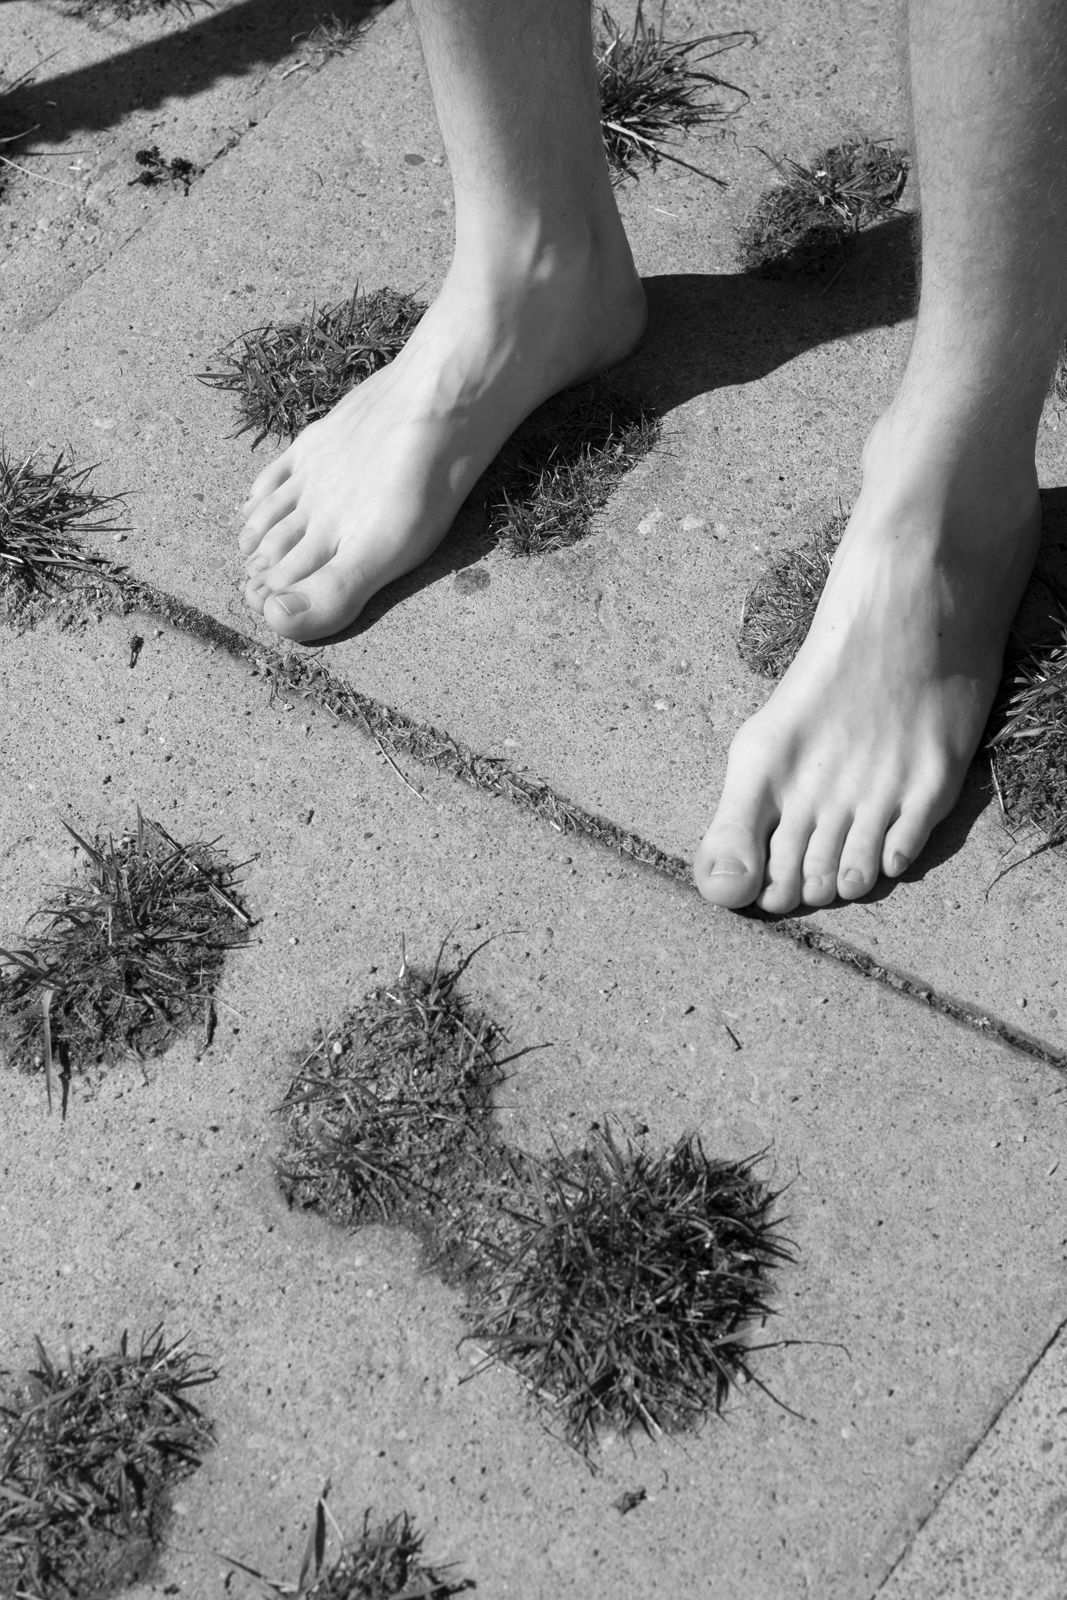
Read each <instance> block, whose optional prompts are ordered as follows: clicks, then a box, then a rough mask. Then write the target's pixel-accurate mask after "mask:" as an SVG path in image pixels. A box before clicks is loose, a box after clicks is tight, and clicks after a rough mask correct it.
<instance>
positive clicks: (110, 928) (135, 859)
mask: <svg viewBox="0 0 1067 1600" xmlns="http://www.w3.org/2000/svg"><path fill="white" fill-rule="evenodd" d="M64 826H65V827H66V828H67V832H68V833H69V834H70V835H71V837H72V838H73V839H74V841H75V843H76V845H77V846H78V849H79V850H80V851H81V854H82V857H83V863H82V870H81V873H80V876H79V877H78V878H76V879H75V881H74V882H73V883H72V884H70V885H68V886H66V887H62V888H59V889H58V890H57V891H56V892H55V893H54V895H53V896H52V898H51V899H49V900H47V901H46V902H45V904H44V905H43V906H42V907H41V909H40V910H39V911H37V912H36V913H35V914H34V916H33V917H32V918H31V919H30V920H31V923H33V922H39V923H41V924H43V926H42V927H41V929H40V931H39V932H34V933H32V934H31V935H29V936H28V937H27V938H26V941H25V943H24V944H23V945H22V946H21V947H20V948H18V949H13V950H0V1043H3V1044H4V1045H5V1046H6V1048H7V1051H8V1054H9V1057H10V1060H11V1062H12V1064H13V1065H16V1066H19V1067H22V1068H24V1069H26V1070H30V1071H39V1070H43V1071H44V1072H45V1075H46V1082H47V1087H48V1091H49V1100H51V1090H52V1063H53V1060H54V1059H58V1061H59V1063H60V1065H61V1068H62V1071H63V1075H64V1078H66V1077H67V1076H68V1075H69V1074H70V1073H71V1072H72V1071H78V1070H85V1069H86V1068H87V1067H89V1066H90V1065H91V1064H93V1063H99V1062H106V1061H110V1060H114V1059H115V1058H117V1057H118V1056H119V1055H120V1054H123V1053H125V1052H132V1053H133V1054H134V1055H136V1056H138V1057H144V1056H146V1055H155V1054H159V1053H161V1052H162V1051H163V1050H165V1049H166V1048H167V1046H168V1045H169V1044H170V1043H171V1042H172V1040H173V1039H174V1038H175V1036H176V1035H177V1034H178V1033H179V1032H181V1031H182V1030H183V1029H184V1028H186V1027H188V1026H189V1025H191V1024H192V1023H193V1022H194V1021H197V1020H202V1019H203V1018H204V1017H205V1015H208V1016H209V1017H210V1012H211V996H212V994H213V992H214V990H215V987H216V985H217V983H218V980H219V977H220V976H221V973H222V966H223V961H224V959H225V956H226V952H227V951H228V950H230V949H233V948H234V947H235V946H237V945H241V944H244V943H246V942H247V929H248V928H249V927H250V926H251V918H250V917H249V915H248V913H247V912H246V911H245V909H244V907H243V906H242V905H241V903H240V901H239V900H238V898H237V896H236V892H235V878H236V874H237V873H238V871H239V870H240V869H239V867H234V866H231V865H230V864H229V863H228V862H227V861H226V858H225V857H224V855H223V854H222V852H221V851H219V850H218V849H217V848H216V846H215V845H214V844H203V843H197V844H191V845H181V844H179V843H178V842H177V840H176V839H173V838H172V837H171V835H170V834H169V833H168V832H167V831H166V829H165V828H164V827H162V825H161V824H160V823H158V822H153V821H151V820H150V819H149V818H147V817H143V816H141V814H140V812H138V815H137V826H136V828H134V829H133V830H132V831H131V832H128V833H125V834H123V835H122V836H121V837H120V838H119V839H117V840H116V839H114V838H112V837H110V836H108V837H106V838H104V837H97V838H96V839H94V840H93V841H92V842H90V841H89V840H87V839H84V838H83V837H82V836H81V835H80V834H77V833H75V832H74V829H73V828H71V827H70V826H69V825H68V824H64ZM65 1087H66V1085H65V1084H64V1088H65Z"/></svg>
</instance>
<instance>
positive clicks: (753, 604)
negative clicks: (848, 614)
mask: <svg viewBox="0 0 1067 1600" xmlns="http://www.w3.org/2000/svg"><path fill="white" fill-rule="evenodd" d="M847 524H848V518H847V517H846V516H845V515H844V514H843V513H841V514H839V515H838V516H835V517H831V518H830V520H829V521H828V522H826V523H824V524H823V526H822V527H821V528H817V529H816V530H815V532H814V533H812V534H811V535H810V536H809V537H808V538H807V539H806V540H805V541H804V543H803V544H801V545H797V546H796V548H795V549H792V550H784V551H783V552H782V553H781V555H778V556H776V557H775V558H774V560H773V561H772V562H771V563H770V565H769V566H768V568H767V570H766V571H765V572H764V573H763V574H762V575H761V576H760V577H759V578H757V580H756V582H755V583H754V584H753V585H752V588H751V589H750V590H749V591H748V593H747V595H746V596H745V603H744V606H743V608H742V612H741V631H740V637H739V639H738V649H739V651H740V653H741V659H742V661H744V663H745V665H746V666H748V667H750V668H751V669H752V671H753V672H758V673H759V675H760V677H762V678H780V677H781V676H782V674H783V673H784V672H785V669H786V668H787V667H788V666H789V663H790V662H791V661H792V659H793V657H794V656H795V655H796V653H797V651H798V650H799V649H800V647H801V645H802V644H803V643H804V639H805V637H806V635H807V632H808V629H809V628H810V627H811V619H812V618H813V617H814V615H815V608H816V606H817V605H818V603H819V596H820V595H821V594H822V591H823V586H824V585H825V583H826V579H827V576H828V574H829V571H830V563H831V562H832V561H833V558H834V552H835V550H836V549H837V547H838V544H839V543H840V542H841V535H842V534H843V533H844V531H845V528H846V526H847Z"/></svg>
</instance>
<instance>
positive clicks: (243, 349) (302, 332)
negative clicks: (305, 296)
mask: <svg viewBox="0 0 1067 1600" xmlns="http://www.w3.org/2000/svg"><path fill="white" fill-rule="evenodd" d="M425 310H426V307H425V306H424V305H423V304H422V303H421V301H419V300H416V299H415V298H414V296H413V295H409V294H398V293H397V292H396V290H395V289H375V290H374V291H373V293H371V294H365V293H364V292H363V291H362V290H361V289H359V288H357V289H356V290H355V291H354V293H353V295H352V297H351V299H349V300H342V301H340V302H339V303H338V304H336V305H327V306H319V307H317V308H313V309H312V310H311V311H310V312H309V314H308V315H307V316H306V317H303V318H302V319H301V320H300V321H299V322H277V323H275V322H268V323H265V324H264V325H263V327H260V328H253V329H251V331H250V332H248V333H243V334H241V335H240V337H239V338H237V339H234V340H233V342H232V343H231V344H229V345H227V346H226V347H225V349H223V350H220V351H219V352H218V353H217V355H216V356H215V358H214V359H215V362H216V363H218V364H217V365H216V366H215V367H214V368H213V369H209V370H208V371H206V372H200V373H197V377H198V378H199V379H200V382H201V383H205V384H207V385H208V387H209V388H212V389H224V390H226V391H228V392H229V393H231V394H234V395H236V396H237V406H238V413H239V415H240V419H241V425H240V427H239V428H238V429H237V432H238V434H241V433H247V432H249V431H250V430H253V429H254V430H255V435H256V437H255V439H254V441H253V446H252V448H253V449H255V447H256V445H258V444H261V443H262V442H263V440H264V439H266V438H267V437H268V435H273V436H274V437H275V438H276V439H279V440H284V441H285V442H287V443H288V442H289V441H290V440H292V439H295V438H296V436H297V434H298V433H300V432H302V431H303V429H304V428H306V427H307V425H308V423H309V422H316V421H317V420H318V418H319V417H324V416H325V415H326V413H327V411H330V410H332V408H333V407H334V406H335V405H336V404H337V402H338V400H340V399H341V398H342V397H343V396H344V395H346V394H347V393H348V391H349V390H350V389H352V388H354V387H355V385H356V384H357V383H362V382H363V380H364V378H369V377H370V376H371V374H372V373H375V372H377V371H378V370H379V369H380V368H381V367H384V366H386V365H387V364H388V363H389V362H390V361H392V360H393V358H394V356H397V355H399V353H400V351H401V350H402V349H403V347H404V345H405V344H406V343H407V341H408V339H409V337H410V336H411V333H412V331H413V330H414V328H415V326H416V324H417V323H418V321H419V319H420V318H421V316H422V314H423V312H424V311H425Z"/></svg>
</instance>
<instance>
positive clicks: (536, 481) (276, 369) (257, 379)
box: [198, 288, 660, 555]
mask: <svg viewBox="0 0 1067 1600" xmlns="http://www.w3.org/2000/svg"><path fill="white" fill-rule="evenodd" d="M424 310H425V307H424V306H423V305H422V304H421V303H420V302H419V301H417V300H415V299H414V298H413V297H412V296H410V295H405V294H399V293H397V291H396V290H393V289H388V288H385V289H377V290H375V291H374V292H373V293H371V294H365V293H363V292H362V291H360V290H359V289H357V290H356V291H355V293H354V294H353V295H352V297H351V299H349V300H345V301H342V302H341V303H340V304H337V305H331V306H323V307H321V308H319V309H317V310H312V311H311V312H310V313H309V314H308V316H306V317H304V318H303V319H302V320H301V321H299V322H287V323H267V324H265V325H264V326H263V327H261V328H255V329H253V330H252V331H251V332H249V333H245V334H242V335H241V336H240V338H238V339H235V340H234V341H233V343H232V344H230V345H228V346H227V347H226V348H225V349H224V350H221V351H219V352H218V354H217V355H216V356H215V358H214V361H215V364H214V366H213V367H212V368H211V369H209V370H208V371H206V372H201V373H199V374H198V377H199V379H200V381H201V382H202V383H205V384H207V385H208V386H209V387H211V388H214V389H222V390H225V391H227V392H228V393H231V394H234V395H236V396H237V405H238V411H239V416H240V426H239V428H238V430H237V431H238V433H245V432H249V431H251V430H253V429H254V430H255V433H256V437H255V441H254V444H253V448H255V445H258V444H260V443H261V442H262V441H263V440H264V439H265V438H266V437H267V435H268V434H273V435H274V436H275V437H276V438H278V439H279V440H285V441H289V440H291V439H293V438H295V437H296V435H297V434H298V433H299V432H300V431H301V430H302V429H303V428H305V427H306V426H307V424H308V423H309V422H314V421H316V420H317V419H318V418H319V417H322V416H324V415H325V414H326V412H327V411H329V410H330V409H331V408H332V407H333V406H335V405H336V404H337V402H338V400H340V399H341V398H342V396H344V395H345V394H347V393H348V391H349V390H350V389H352V388H353V387H354V386H355V385H356V384H358V383H362V382H363V380H364V379H365V378H369V377H370V376H371V375H372V374H373V373H375V372H377V371H379V370H380V368H382V367H384V366H386V365H387V364H388V363H389V362H390V361H392V360H393V359H394V357H395V356H397V355H398V354H399V352H400V350H401V349H402V348H403V346H404V345H405V343H406V342H407V340H408V338H409V337H410V336H411V333H412V332H413V330H414V329H415V327H416V325H417V324H418V321H419V319H420V317H421V316H422V314H423V311H424ZM659 435H660V422H659V418H658V417H657V416H656V415H655V413H654V412H653V411H652V410H651V409H650V408H649V407H648V406H647V405H645V404H644V403H643V402H642V401H641V400H640V399H638V398H637V397H636V396H634V395H629V394H626V393H625V392H624V391H622V390H620V389H617V388H615V387H614V386H612V385H611V383H610V382H608V381H606V380H604V379H594V380H593V381H592V382H591V383H586V384H582V385H581V386H580V387H579V388H577V389H569V390H566V391H564V392H563V393H562V394H558V395H554V396H553V397H552V398H551V399H550V400H548V401H547V402H546V403H545V404H544V405H543V406H540V407H539V408H538V409H537V410H536V411H535V412H534V413H533V415H532V416H531V417H529V418H527V420H526V421H525V422H524V423H523V424H522V426H521V427H520V428H519V429H518V430H517V432H516V433H515V434H514V435H513V436H512V437H511V439H509V440H508V442H507V444H505V446H504V448H503V450H502V451H501V452H500V455H499V456H498V457H497V459H496V461H494V462H493V464H492V465H491V466H490V467H489V469H488V471H487V472H486V474H485V476H484V477H483V479H482V485H481V491H482V493H483V495H484V497H485V499H486V503H487V509H488V515H489V529H490V534H491V537H492V538H493V539H494V540H495V541H496V543H498V544H499V545H502V546H503V548H504V549H506V550H508V551H510V552H511V553H512V554H513V555H534V554H539V553H541V552H543V551H546V550H552V549H557V548H559V547H560V546H562V545H568V544H574V543H575V542H577V540H579V539H581V538H583V537H584V536H585V534H586V533H587V532H588V531H589V527H590V525H591V522H592V518H593V516H594V514H595V513H596V511H598V510H599V509H600V507H601V506H603V505H604V504H605V502H606V501H607V499H608V497H609V495H610V494H611V491H612V490H613V489H614V488H615V486H616V484H617V483H618V482H619V481H620V479H621V478H622V477H623V476H624V475H625V474H626V473H627V472H628V471H629V470H630V468H631V467H633V466H634V465H636V463H637V462H638V461H639V460H640V459H641V457H642V456H644V455H647V453H648V452H649V451H650V450H651V449H652V448H653V447H654V445H655V444H656V442H657V440H658V439H659Z"/></svg>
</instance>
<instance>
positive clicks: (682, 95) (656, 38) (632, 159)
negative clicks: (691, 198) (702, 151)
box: [596, 4, 755, 184]
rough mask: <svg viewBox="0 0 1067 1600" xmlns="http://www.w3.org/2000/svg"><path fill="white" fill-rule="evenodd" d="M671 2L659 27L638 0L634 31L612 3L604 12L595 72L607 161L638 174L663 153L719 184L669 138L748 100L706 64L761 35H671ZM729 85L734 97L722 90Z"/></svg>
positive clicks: (720, 119)
mask: <svg viewBox="0 0 1067 1600" xmlns="http://www.w3.org/2000/svg"><path fill="white" fill-rule="evenodd" d="M665 10H666V5H665V4H663V5H661V7H660V18H659V26H658V28H657V27H656V26H655V25H654V24H652V23H649V22H647V21H646V19H645V14H644V7H643V5H642V4H638V7H637V14H636V16H635V18H634V24H633V28H632V30H631V32H630V34H629V36H628V37H626V36H624V35H623V32H622V29H621V28H620V27H619V25H618V23H617V22H616V21H615V19H614V18H613V17H612V15H611V13H610V12H609V11H607V10H606V9H602V10H601V12H600V27H599V36H598V39H597V49H596V72H597V81H598V86H599V90H600V126H601V131H602V132H603V135H604V146H605V149H606V151H607V156H608V164H609V166H610V167H611V168H612V171H613V173H614V174H615V176H616V178H618V179H621V178H623V177H636V176H637V175H638V173H639V170H640V168H641V167H642V166H648V167H651V168H652V170H653V171H655V169H656V167H657V166H658V165H659V163H660V161H661V160H662V161H671V162H673V163H674V164H675V165H677V166H681V167H686V168H688V170H689V171H690V172H696V173H699V174H700V176H701V177H703V178H710V179H711V181H712V182H713V183H719V184H721V183H722V182H723V180H722V179H721V178H717V177H715V176H714V174H713V173H710V172H705V171H704V170H703V169H702V168H701V167H697V166H694V165H693V164H692V163H691V162H689V161H683V160H682V158H681V156H679V155H676V154H675V153H674V151H673V150H672V149H670V148H668V145H669V143H670V141H671V137H672V135H677V134H679V133H680V134H682V135H685V134H686V133H688V132H689V131H690V129H693V128H706V127H708V126H709V125H712V124H715V123H719V124H722V123H724V122H725V121H726V120H727V119H728V118H729V117H731V116H734V115H735V114H736V112H737V111H739V110H740V108H741V107H742V106H743V105H744V104H745V102H746V101H747V100H748V95H747V94H746V93H745V91H744V90H743V89H739V88H738V87H737V85H736V84H733V83H728V82H727V80H726V79H725V78H720V77H719V76H718V75H717V74H716V73H713V72H707V71H703V70H701V69H702V67H703V65H704V63H706V62H708V61H712V60H714V59H715V58H716V57H717V56H721V55H723V54H724V53H725V52H726V51H727V50H734V49H736V48H737V47H738V46H739V45H741V44H746V43H755V36H754V35H753V34H751V33H749V32H748V31H741V32H736V33H722V34H704V35H702V36H701V37H700V38H699V39H687V40H677V41H672V42H668V41H667V40H666V39H665V38H664V37H663V16H664V12H665ZM701 52H702V53H701ZM723 91H725V93H726V95H727V96H729V97H730V98H729V101H727V100H725V99H723V98H722V93H723Z"/></svg>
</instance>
